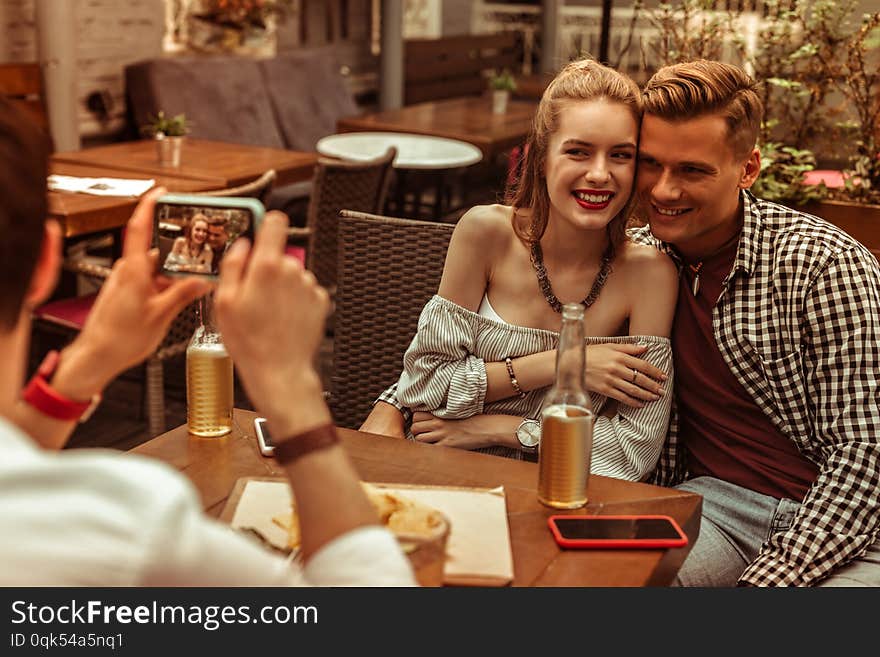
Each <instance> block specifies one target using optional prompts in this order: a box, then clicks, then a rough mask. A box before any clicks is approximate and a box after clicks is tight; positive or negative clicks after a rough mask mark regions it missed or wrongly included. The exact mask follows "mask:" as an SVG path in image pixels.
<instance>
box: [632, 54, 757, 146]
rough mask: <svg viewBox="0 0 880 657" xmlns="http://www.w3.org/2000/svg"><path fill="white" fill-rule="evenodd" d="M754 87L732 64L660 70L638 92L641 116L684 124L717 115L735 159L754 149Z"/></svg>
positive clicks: (704, 63) (708, 63)
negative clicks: (640, 102) (725, 125)
mask: <svg viewBox="0 0 880 657" xmlns="http://www.w3.org/2000/svg"><path fill="white" fill-rule="evenodd" d="M757 86H758V85H757V83H756V82H755V81H754V80H752V78H750V77H749V76H748V75H747V74H746V72H745V71H743V70H742V69H741V68H739V67H737V66H733V65H732V64H724V63H722V62H715V61H710V60H707V59H698V60H696V61H693V62H685V63H682V64H672V65H671V66H664V67H663V68H661V69H660V70H659V71H657V72H656V73H655V74H654V75H653V76H652V77H651V79H650V80H648V83H647V84H646V85H645V88H644V90H643V91H642V101H643V103H644V109H645V114H651V115H653V116H657V117H659V118H661V119H664V120H666V121H672V122H675V121H686V120H689V119H695V118H698V117H701V116H705V115H707V114H718V115H719V116H721V117H722V118H723V119H724V121H725V122H726V123H727V139H728V143H729V144H730V145H731V147H732V148H733V154H734V156H736V157H737V158H745V157H747V156H748V154H749V153H750V152H751V150H752V149H753V148H754V147H755V144H756V142H757V140H758V133H759V132H760V129H761V120H762V118H763V116H764V106H763V103H761V98H760V96H759V95H758V92H757Z"/></svg>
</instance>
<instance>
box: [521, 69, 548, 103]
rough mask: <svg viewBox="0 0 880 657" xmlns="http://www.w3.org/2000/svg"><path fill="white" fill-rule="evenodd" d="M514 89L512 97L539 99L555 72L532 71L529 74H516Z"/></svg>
mask: <svg viewBox="0 0 880 657" xmlns="http://www.w3.org/2000/svg"><path fill="white" fill-rule="evenodd" d="M514 77H515V79H516V90H515V91H514V92H513V97H514V98H526V99H529V100H534V101H538V100H541V96H543V95H544V90H545V89H546V88H547V85H548V84H550V81H551V80H553V78H554V77H556V74H555V73H532V74H530V75H517V76H514Z"/></svg>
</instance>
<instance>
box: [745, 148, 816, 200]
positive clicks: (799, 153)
mask: <svg viewBox="0 0 880 657" xmlns="http://www.w3.org/2000/svg"><path fill="white" fill-rule="evenodd" d="M760 150H761V175H760V176H758V179H757V180H756V181H755V184H754V185H753V186H752V191H753V192H754V193H755V194H756V195H757V196H759V197H760V198H763V199H767V200H768V201H776V202H778V203H785V204H787V205H806V204H807V203H810V202H811V201H821V200H822V199H824V198H827V197H828V188H827V187H826V186H825V184H824V183H821V184H819V185H804V184H803V180H804V174H805V173H807V172H808V171H812V170H813V169H815V168H816V157H815V156H814V155H813V152H812V151H810V150H807V149H798V148H794V147H793V146H786V145H784V144H780V143H778V142H764V143H762V144H760Z"/></svg>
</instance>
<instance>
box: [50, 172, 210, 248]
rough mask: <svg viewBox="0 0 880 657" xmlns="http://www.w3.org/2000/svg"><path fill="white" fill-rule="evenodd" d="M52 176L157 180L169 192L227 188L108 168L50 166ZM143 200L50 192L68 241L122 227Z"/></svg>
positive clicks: (55, 215)
mask: <svg viewBox="0 0 880 657" xmlns="http://www.w3.org/2000/svg"><path fill="white" fill-rule="evenodd" d="M49 173H53V174H59V175H62V176H79V177H83V178H131V179H136V180H151V179H152V180H155V181H156V184H157V185H160V186H164V187H167V188H168V191H169V192H200V191H205V190H208V189H217V188H218V187H223V185H224V181H223V180H222V179H219V178H214V179H207V178H206V179H204V180H199V179H195V178H176V177H174V176H165V175H163V176H159V175H156V176H151V175H149V174H143V173H136V172H131V171H125V172H122V171H113V170H108V169H107V168H105V167H98V166H87V165H81V164H70V163H68V162H55V161H52V162H51V163H50V164H49ZM138 200H139V199H136V198H132V197H125V196H96V195H95V194H78V193H71V192H49V216H50V217H51V218H53V219H57V220H58V221H59V222H60V223H61V227H62V230H63V233H62V234H63V235H64V237H65V238H67V239H69V238H75V237H81V236H82V235H88V234H92V233H102V232H106V231H113V230H118V229H120V228H122V227H123V226H124V225H125V223H126V222H127V221H128V219H129V218H130V217H131V213H132V211H133V210H134V208H135V206H136V205H137V202H138Z"/></svg>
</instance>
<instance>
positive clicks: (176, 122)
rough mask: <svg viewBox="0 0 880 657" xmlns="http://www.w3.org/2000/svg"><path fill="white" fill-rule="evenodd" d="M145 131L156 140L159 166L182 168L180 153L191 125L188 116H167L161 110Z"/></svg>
mask: <svg viewBox="0 0 880 657" xmlns="http://www.w3.org/2000/svg"><path fill="white" fill-rule="evenodd" d="M143 129H144V132H145V133H146V134H148V135H150V136H151V137H153V139H155V140H156V152H157V153H158V155H159V164H161V165H162V166H172V167H177V166H180V151H181V148H182V147H183V138H184V137H185V136H186V135H187V134H188V133H189V129H190V123H189V120H188V119H187V118H186V114H177V115H176V116H165V112H163V111H161V110H160V111H159V113H158V114H156V116H155V117H154V118H152V119H151V120H150V122H149V123H147V124H146V125H145V126H144V128H143Z"/></svg>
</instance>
